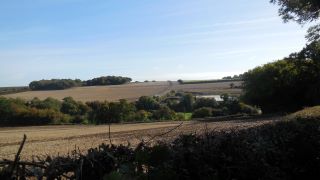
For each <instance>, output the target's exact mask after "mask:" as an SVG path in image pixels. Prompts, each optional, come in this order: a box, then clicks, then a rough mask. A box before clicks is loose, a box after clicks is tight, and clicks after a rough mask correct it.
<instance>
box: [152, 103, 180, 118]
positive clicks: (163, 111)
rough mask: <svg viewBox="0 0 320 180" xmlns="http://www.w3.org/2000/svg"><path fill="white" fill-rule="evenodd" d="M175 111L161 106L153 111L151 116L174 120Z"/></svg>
mask: <svg viewBox="0 0 320 180" xmlns="http://www.w3.org/2000/svg"><path fill="white" fill-rule="evenodd" d="M175 117H176V113H175V112H174V111H173V110H171V109H170V108H169V107H168V106H161V107H160V108H159V110H156V111H153V113H152V118H153V119H156V120H174V119H175Z"/></svg>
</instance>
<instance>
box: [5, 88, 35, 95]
mask: <svg viewBox="0 0 320 180" xmlns="http://www.w3.org/2000/svg"><path fill="white" fill-rule="evenodd" d="M26 91H30V88H29V87H28V86H21V87H0V95H7V94H15V93H20V92H26Z"/></svg>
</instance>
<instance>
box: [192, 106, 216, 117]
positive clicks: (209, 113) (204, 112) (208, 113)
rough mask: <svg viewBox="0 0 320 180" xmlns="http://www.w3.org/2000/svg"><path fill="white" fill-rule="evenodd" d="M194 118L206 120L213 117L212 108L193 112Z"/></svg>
mask: <svg viewBox="0 0 320 180" xmlns="http://www.w3.org/2000/svg"><path fill="white" fill-rule="evenodd" d="M192 117H193V118H205V117H212V108H210V107H202V108H199V109H196V110H194V111H193V114H192Z"/></svg>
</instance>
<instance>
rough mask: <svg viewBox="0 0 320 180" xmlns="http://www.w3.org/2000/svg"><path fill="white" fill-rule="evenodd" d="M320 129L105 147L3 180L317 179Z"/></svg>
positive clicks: (21, 169) (279, 127) (307, 125)
mask: <svg viewBox="0 0 320 180" xmlns="http://www.w3.org/2000/svg"><path fill="white" fill-rule="evenodd" d="M319 128H320V121H319V119H307V120H305V119H289V120H287V121H281V122H277V123H275V124H269V125H264V126H261V127H256V128H251V129H247V130H231V131H228V132H224V131H223V132H206V133H204V134H203V135H194V134H193V135H183V136H180V137H179V138H177V139H176V140H174V141H173V142H171V143H161V142H159V143H157V144H155V145H154V146H151V145H148V143H143V142H142V143H141V144H139V145H138V146H137V147H136V148H132V147H130V146H123V145H120V146H115V145H111V146H110V145H105V144H102V145H100V146H99V147H98V148H95V149H90V150H88V153H87V154H86V155H83V154H79V153H76V151H75V152H74V153H73V154H72V155H70V156H67V157H48V158H47V159H46V160H44V161H41V162H32V163H33V165H28V162H22V163H21V164H20V165H19V166H17V167H16V169H15V170H14V172H13V173H12V175H11V174H10V170H11V166H10V162H9V161H7V165H3V164H5V163H3V164H2V168H1V170H0V179H6V178H12V177H13V179H17V178H18V177H20V178H24V177H27V176H28V177H30V176H37V177H38V178H39V179H41V178H43V177H46V178H48V179H54V178H58V179H59V178H60V177H63V176H64V177H69V178H70V179H230V180H231V179H239V180H241V179H243V180H244V179H245V180H248V179H249V180H250V179H268V180H269V179H319V178H320V172H319V169H320V141H319V139H320V131H319ZM11 164H12V163H11ZM29 164H30V162H29ZM0 166H1V165H0ZM35 166H37V167H35Z"/></svg>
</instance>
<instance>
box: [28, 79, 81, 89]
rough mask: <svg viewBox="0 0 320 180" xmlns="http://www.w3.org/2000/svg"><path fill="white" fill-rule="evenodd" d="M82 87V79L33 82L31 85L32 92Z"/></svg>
mask: <svg viewBox="0 0 320 180" xmlns="http://www.w3.org/2000/svg"><path fill="white" fill-rule="evenodd" d="M77 86H82V81H81V80H80V79H75V80H72V79H51V80H40V81H32V82H31V83H30V84H29V88H30V89H31V90H62V89H68V88H72V87H77Z"/></svg>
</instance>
